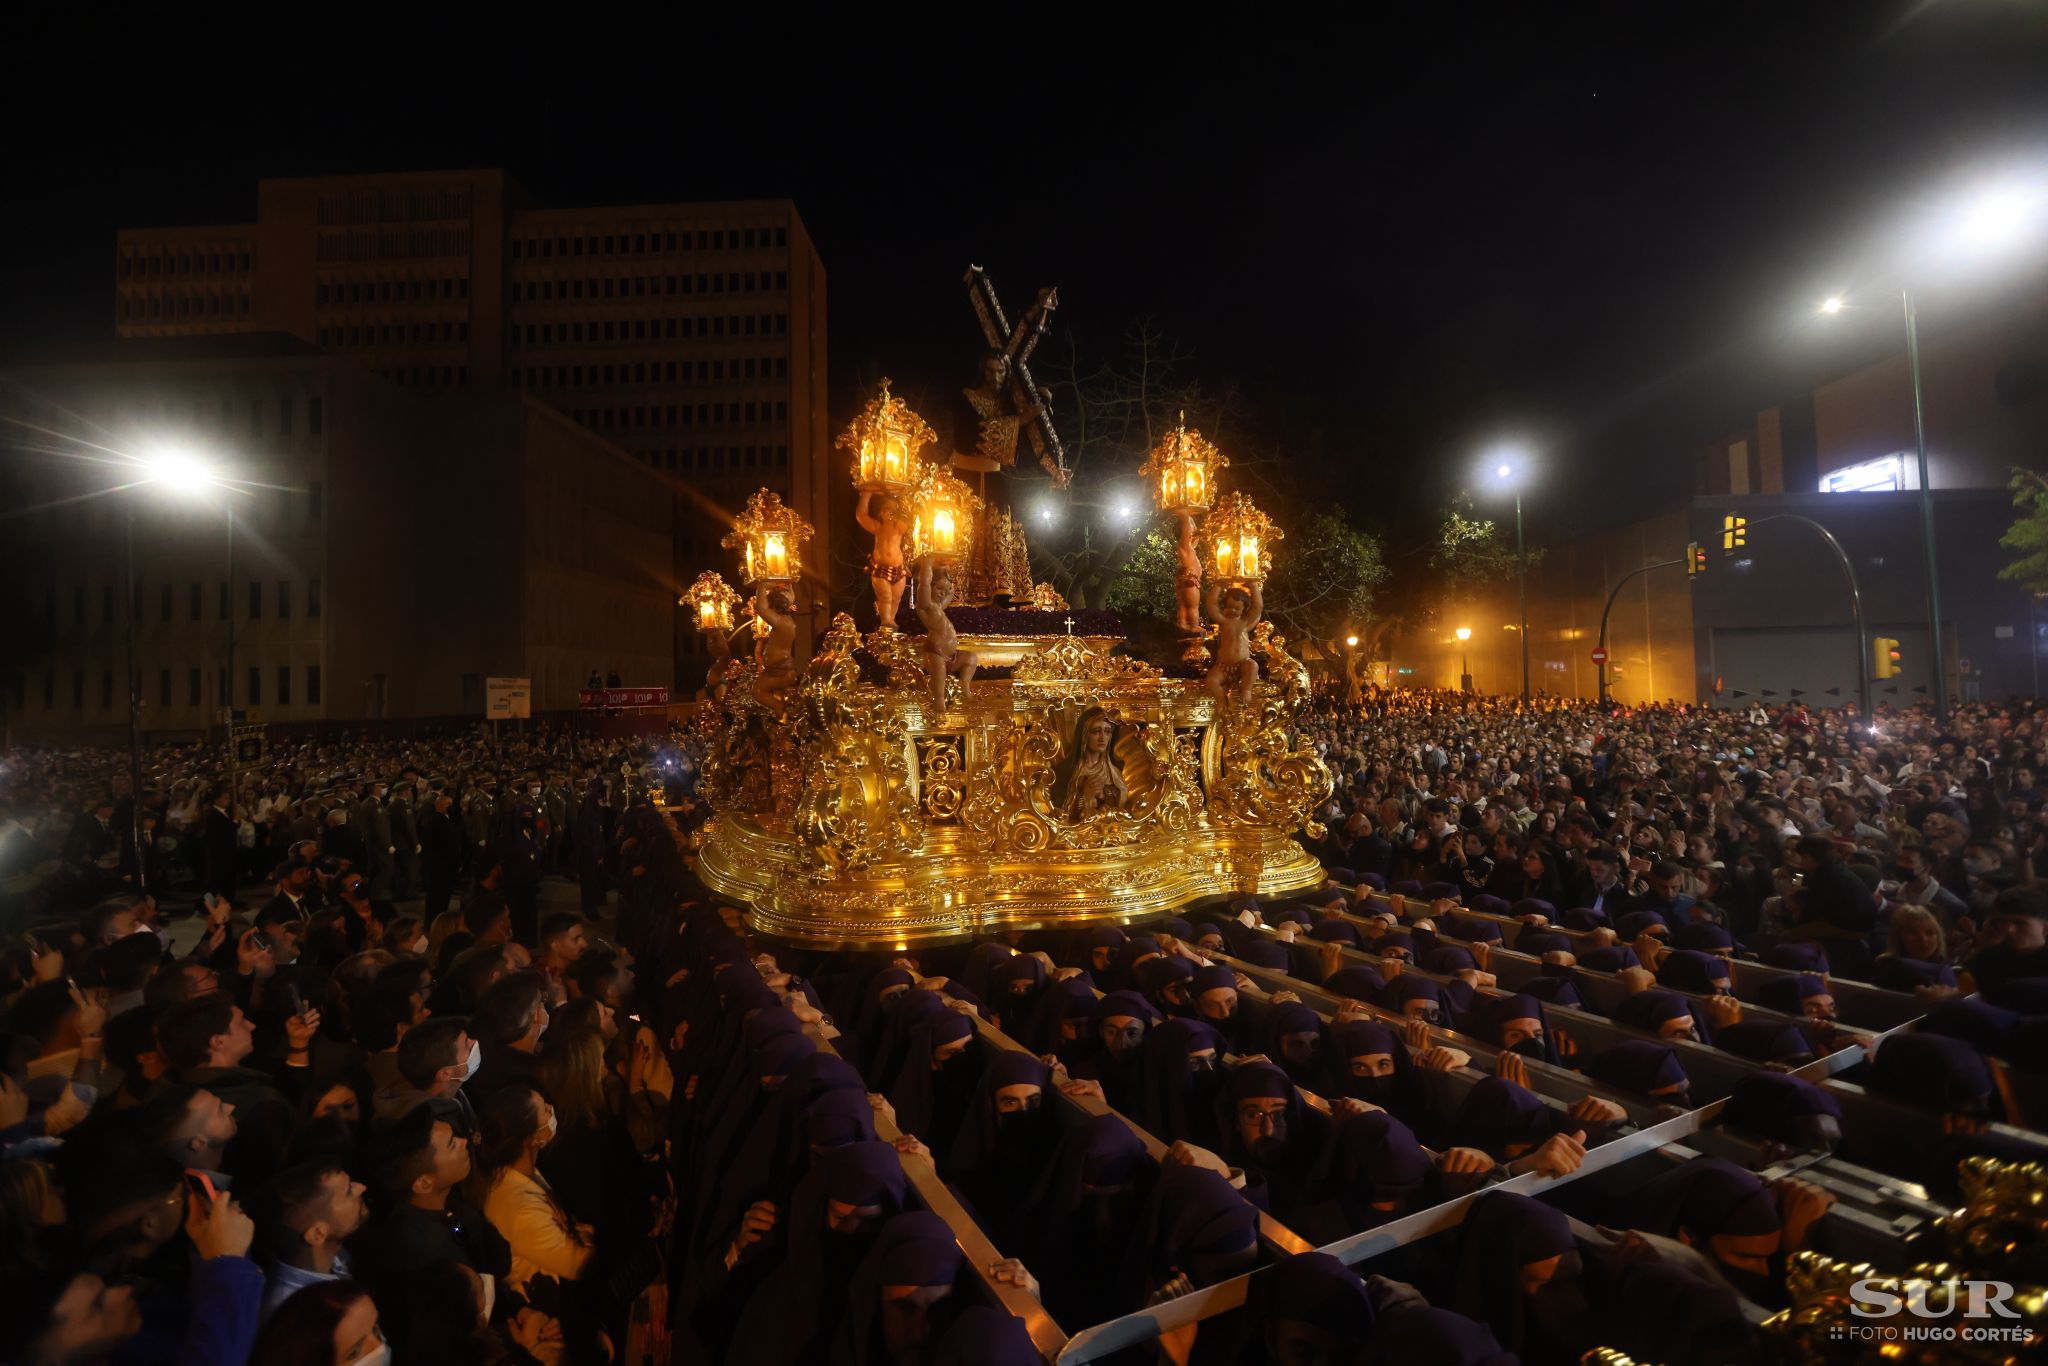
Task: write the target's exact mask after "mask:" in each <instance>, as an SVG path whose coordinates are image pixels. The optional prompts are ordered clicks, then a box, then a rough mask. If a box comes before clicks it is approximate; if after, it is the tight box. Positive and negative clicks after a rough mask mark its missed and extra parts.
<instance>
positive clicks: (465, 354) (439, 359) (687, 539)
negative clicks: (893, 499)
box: [114, 170, 843, 682]
mask: <svg viewBox="0 0 2048 1366" xmlns="http://www.w3.org/2000/svg"><path fill="white" fill-rule="evenodd" d="M256 200H257V212H256V221H255V222H253V223H248V224H233V225H225V226H214V227H174V228H133V229H126V230H123V231H122V232H121V233H120V234H119V237H118V241H117V243H116V249H115V257H116V259H115V278H116V294H115V317H114V325H115V331H116V333H117V335H119V336H121V337H123V338H152V337H186V336H204V335H215V334H221V333H237V332H243V333H247V332H271V331H276V332H284V333H288V334H290V335H292V336H295V337H298V338H300V339H301V340H303V341H306V342H310V343H312V344H314V345H316V346H319V347H321V348H323V349H325V350H328V351H330V352H332V353H334V354H336V355H338V356H345V357H348V358H350V359H352V360H354V361H356V362H358V363H359V364H361V365H362V366H363V367H365V368H366V369H368V370H370V371H372V372H373V373H375V374H376V375H378V376H380V377H382V378H384V379H386V380H389V381H391V382H392V383H394V384H397V385H399V386H402V387H404V388H408V389H425V390H432V391H446V390H455V389H462V390H474V391H481V392H495V391H499V390H506V389H510V390H516V391H518V392H520V393H525V394H532V395H535V396H537V397H539V398H541V399H543V400H545V402H546V403H547V404H548V405H549V406H550V407H552V408H554V409H556V410H558V411H560V412H562V413H565V414H567V415H568V416H569V417H570V418H571V419H573V420H574V421H576V422H577V423H579V424H580V425H582V426H584V427H586V428H588V429H589V430H590V431H592V432H594V433H596V434H597V435H598V436H600V437H602V438H603V439H604V441H605V443H606V444H607V445H609V446H613V447H616V448H618V449H622V450H625V451H627V452H628V453H629V454H631V455H632V456H633V458H635V459H636V460H638V461H640V462H641V463H642V464H643V465H645V466H646V467H647V468H649V469H651V470H655V471H658V472H659V473H660V474H661V475H662V476H663V477H664V478H665V479H667V480H669V481H670V482H671V483H672V484H673V485H674V486H675V487H676V488H677V489H678V490H680V491H681V493H682V495H683V498H682V505H681V515H680V516H679V518H678V519H677V522H676V538H675V547H674V556H673V566H672V569H673V572H674V573H675V574H676V576H677V577H678V578H680V579H681V580H682V581H684V582H687V581H688V580H689V579H690V578H692V577H694V576H695V574H696V572H697V570H699V569H703V568H706V567H714V566H716V567H724V566H725V565H727V563H728V562H729V556H728V553H727V552H725V551H724V550H722V549H720V548H719V545H718V542H719V540H720V538H721V537H722V536H723V535H724V534H725V530H726V527H727V524H728V523H729V521H730V517H731V515H732V513H734V512H736V511H737V510H738V508H739V507H740V505H741V504H742V503H744V501H745V499H746V496H747V494H749V493H750V492H752V491H753V490H754V489H756V488H760V487H764V486H765V487H768V488H772V489H774V490H776V491H777V492H778V493H780V494H782V496H783V497H784V499H785V500H786V501H788V502H789V503H790V505H791V506H793V507H795V508H796V509H797V511H798V512H799V513H801V514H802V515H803V516H804V517H805V518H806V519H807V520H809V521H810V523H811V524H812V526H814V527H816V528H817V530H818V534H819V541H818V544H819V545H820V546H821V547H822V546H829V545H831V544H832V543H833V537H834V528H833V525H832V522H833V517H832V509H833V498H832V492H833V488H834V482H835V481H833V480H832V479H831V477H830V473H831V467H832V461H831V458H830V451H831V439H830V435H829V433H828V432H827V430H826V427H827V412H826V381H827V374H826V357H825V271H824V265H823V263H822V262H821V261H820V259H819V257H818V252H817V249H816V247H815V246H814V245H813V244H812V242H811V239H810V235H809V233H808V232H807V231H806V230H805V228H804V224H803V220H802V219H801V217H799V215H798V214H797V212H796V208H795V206H794V205H793V204H791V203H790V202H789V201H787V200H757V201H745V202H733V203H714V204H653V205H630V206H615V207H598V208H575V209H569V208H551V207H543V206H538V205H535V204H533V203H531V202H530V201H529V199H528V197H527V196H526V194H525V193H524V192H523V191H522V190H521V189H520V188H519V187H518V186H517V185H516V184H515V183H514V182H513V181H512V180H511V179H510V178H509V177H507V176H506V175H505V174H504V172H502V171H496V170H482V171H461V172H446V173H442V172H428V173H408V174H390V175H367V176H338V177H323V178H310V179H279V180H266V181H262V182H261V183H260V184H259V185H258V187H257V196H256ZM842 530H843V529H842ZM833 558H834V557H833V556H831V555H829V554H819V555H816V556H814V557H813V559H814V562H815V564H816V566H817V567H818V569H819V571H820V572H823V571H825V570H827V569H828V568H829V567H830V565H831V564H832V562H833ZM828 591H829V586H828V585H824V584H821V585H819V586H818V591H817V592H816V594H815V596H816V597H817V598H818V599H819V600H820V601H822V600H823V599H824V597H825V596H826V594H827V592H828ZM671 634H672V635H673V636H674V637H675V639H676V640H677V641H678V643H679V644H680V646H681V648H682V651H683V653H682V654H681V655H679V657H678V659H677V660H676V661H675V663H674V664H673V665H672V666H671V670H667V671H664V673H663V675H662V681H666V680H667V679H668V678H669V677H670V674H671V672H674V671H681V672H683V673H684V674H686V675H688V674H692V673H696V672H701V669H702V666H703V663H704V662H705V661H704V660H703V658H702V655H701V647H700V643H699V642H698V641H697V640H696V637H695V634H694V633H693V632H690V631H678V632H672V633H671ZM648 681H650V682H651V681H656V680H653V679H650V680H648Z"/></svg>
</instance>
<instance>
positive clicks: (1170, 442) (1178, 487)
mask: <svg viewBox="0 0 2048 1366" xmlns="http://www.w3.org/2000/svg"><path fill="white" fill-rule="evenodd" d="M1229 464H1230V458H1229V457H1228V456H1226V455H1224V454H1223V452H1222V451H1220V450H1218V449H1217V448H1216V446H1215V443H1213V442H1211V441H1209V440H1207V439H1206V438H1204V437H1203V435H1202V434H1201V433H1200V432H1198V431H1194V430H1192V429H1191V428H1189V426H1188V418H1187V414H1186V413H1182V414H1181V416H1180V422H1179V424H1178V425H1177V426H1175V427H1174V429H1173V430H1172V431H1170V432H1168V433H1167V434H1166V435H1165V436H1164V437H1162V438H1160V441H1159V444H1158V445H1157V446H1154V447H1153V448H1152V453H1151V454H1150V455H1148V456H1146V457H1145V463H1144V464H1142V465H1140V466H1139V467H1138V477H1139V478H1140V479H1143V480H1145V481H1147V482H1148V483H1149V484H1150V485H1151V486H1152V501H1153V502H1155V503H1157V504H1158V505H1159V510H1160V511H1161V512H1164V513H1166V514H1168V515H1169V516H1173V515H1180V514H1185V515H1187V516H1193V515H1195V514H1196V513H1199V512H1207V511H1208V510H1209V505H1210V504H1211V503H1213V502H1214V501H1215V499H1216V471H1218V470H1220V469H1223V468H1225V467H1226V466H1228V465H1229Z"/></svg>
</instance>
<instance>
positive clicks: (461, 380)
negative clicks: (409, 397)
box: [370, 365, 469, 389]
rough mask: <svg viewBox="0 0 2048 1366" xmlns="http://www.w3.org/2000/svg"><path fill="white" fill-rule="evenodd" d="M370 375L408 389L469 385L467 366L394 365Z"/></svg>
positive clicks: (373, 371)
mask: <svg viewBox="0 0 2048 1366" xmlns="http://www.w3.org/2000/svg"><path fill="white" fill-rule="evenodd" d="M370 373H371V374H373V375H375V376H376V377H377V378H378V379H388V380H390V381H391V382H392V383H393V384H403V385H404V386H405V387H406V388H408V389H431V388H444V389H445V388H447V387H448V386H449V385H456V384H467V383H469V367H468V366H467V365H394V366H387V367H386V368H384V369H382V370H372V371H371V372H370Z"/></svg>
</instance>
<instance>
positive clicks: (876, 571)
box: [853, 489, 910, 631]
mask: <svg viewBox="0 0 2048 1366" xmlns="http://www.w3.org/2000/svg"><path fill="white" fill-rule="evenodd" d="M853 519H854V520H855V521H857V522H859V523H860V525H861V529H862V530H863V531H866V532H867V533H869V534H870V535H872V536H873V537H874V538H875V548H874V550H873V551H872V552H871V553H870V554H869V555H868V582H869V583H871V584H873V585H874V588H875V615H876V616H877V617H879V618H880V619H881V620H880V624H879V629H880V630H884V631H893V630H895V629H896V609H897V608H898V607H899V606H901V605H902V603H903V583H904V580H905V579H907V578H908V577H909V570H908V568H907V566H906V565H905V564H904V560H903V543H904V538H905V537H906V536H908V535H909V534H910V517H909V514H908V513H907V512H906V511H905V509H904V506H903V500H902V498H900V497H898V496H897V495H896V494H894V493H890V492H888V491H886V490H884V491H883V492H881V493H880V494H877V493H876V492H875V491H873V490H871V489H863V490H862V491H861V495H860V506H859V507H857V508H855V509H854V512H853Z"/></svg>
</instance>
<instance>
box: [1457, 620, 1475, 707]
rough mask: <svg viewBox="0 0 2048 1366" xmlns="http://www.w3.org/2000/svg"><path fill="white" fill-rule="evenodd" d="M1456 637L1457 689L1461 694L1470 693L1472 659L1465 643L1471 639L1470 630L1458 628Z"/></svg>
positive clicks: (1462, 627)
mask: <svg viewBox="0 0 2048 1366" xmlns="http://www.w3.org/2000/svg"><path fill="white" fill-rule="evenodd" d="M1457 636H1458V688H1459V690H1460V691H1463V692H1471V691H1472V658H1471V656H1470V655H1468V654H1467V653H1466V652H1465V651H1466V648H1467V646H1466V642H1467V641H1469V640H1471V639H1472V628H1471V627H1470V626H1460V627H1459V628H1458V630H1457Z"/></svg>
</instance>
